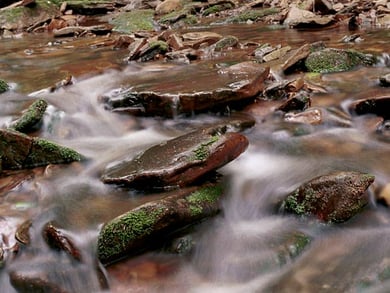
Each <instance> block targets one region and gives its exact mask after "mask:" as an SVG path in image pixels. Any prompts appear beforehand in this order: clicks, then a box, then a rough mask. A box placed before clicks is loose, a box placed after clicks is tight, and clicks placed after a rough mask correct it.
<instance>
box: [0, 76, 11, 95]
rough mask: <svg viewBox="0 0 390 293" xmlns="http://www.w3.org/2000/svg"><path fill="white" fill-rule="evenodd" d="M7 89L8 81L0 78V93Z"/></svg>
mask: <svg viewBox="0 0 390 293" xmlns="http://www.w3.org/2000/svg"><path fill="white" fill-rule="evenodd" d="M8 90H9V85H8V83H7V82H6V81H5V80H3V79H0V94H2V93H4V92H6V91H8Z"/></svg>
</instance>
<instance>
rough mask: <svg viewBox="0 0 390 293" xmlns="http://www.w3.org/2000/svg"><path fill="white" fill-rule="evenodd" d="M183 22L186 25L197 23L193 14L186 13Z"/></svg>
mask: <svg viewBox="0 0 390 293" xmlns="http://www.w3.org/2000/svg"><path fill="white" fill-rule="evenodd" d="M183 23H184V24H186V25H194V24H197V23H198V19H197V18H196V16H195V15H192V14H187V15H186V17H185V18H184V19H183Z"/></svg>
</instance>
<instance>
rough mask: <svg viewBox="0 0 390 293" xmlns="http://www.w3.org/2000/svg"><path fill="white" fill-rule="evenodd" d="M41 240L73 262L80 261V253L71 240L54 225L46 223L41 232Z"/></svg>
mask: <svg viewBox="0 0 390 293" xmlns="http://www.w3.org/2000/svg"><path fill="white" fill-rule="evenodd" d="M42 235H43V239H45V241H46V243H47V244H48V245H49V246H50V247H52V248H54V249H57V250H59V251H64V252H65V253H66V254H68V255H69V256H71V257H72V258H73V259H74V260H77V261H81V260H82V256H81V251H80V249H78V248H77V247H76V245H75V244H74V242H73V240H72V239H71V238H70V237H69V236H68V235H66V234H65V233H64V232H63V231H62V230H61V229H59V228H58V227H57V225H56V224H55V223H52V222H49V223H47V224H46V225H45V226H44V227H43V230H42Z"/></svg>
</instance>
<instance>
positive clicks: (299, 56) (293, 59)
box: [282, 42, 325, 73]
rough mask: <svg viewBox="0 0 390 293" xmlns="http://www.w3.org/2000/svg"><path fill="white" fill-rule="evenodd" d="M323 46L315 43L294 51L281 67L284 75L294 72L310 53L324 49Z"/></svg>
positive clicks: (320, 43) (321, 43)
mask: <svg viewBox="0 0 390 293" xmlns="http://www.w3.org/2000/svg"><path fill="white" fill-rule="evenodd" d="M324 48H325V44H324V43H323V42H315V43H312V44H305V45H303V46H301V47H300V48H298V49H296V50H295V51H294V52H293V54H291V56H289V57H288V58H287V60H286V61H285V62H284V63H283V65H282V70H283V71H284V73H289V72H291V71H294V69H295V68H296V67H299V66H300V65H301V63H302V64H303V62H302V61H303V60H305V59H306V58H307V57H308V56H309V55H310V53H311V52H313V51H316V50H319V49H324Z"/></svg>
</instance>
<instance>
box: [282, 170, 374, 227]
mask: <svg viewBox="0 0 390 293" xmlns="http://www.w3.org/2000/svg"><path fill="white" fill-rule="evenodd" d="M374 179H375V177H374V176H373V175H370V174H365V173H360V172H347V171H346V172H333V173H330V174H327V175H323V176H319V177H316V178H314V179H312V180H310V181H308V182H306V183H304V184H302V185H301V186H300V187H298V188H297V189H296V190H295V191H293V192H292V193H290V194H289V195H288V196H287V197H286V199H285V200H284V203H283V205H282V206H283V207H284V209H285V210H286V211H288V212H292V213H295V214H297V215H304V216H314V217H316V218H318V219H319V220H321V221H324V222H332V223H341V222H345V221H347V220H348V219H350V218H351V217H353V216H354V215H356V214H357V213H358V212H359V211H360V210H361V209H362V208H363V207H364V206H365V205H367V204H368V197H367V195H366V194H365V191H366V190H367V188H368V187H369V186H370V185H371V183H372V182H374Z"/></svg>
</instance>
